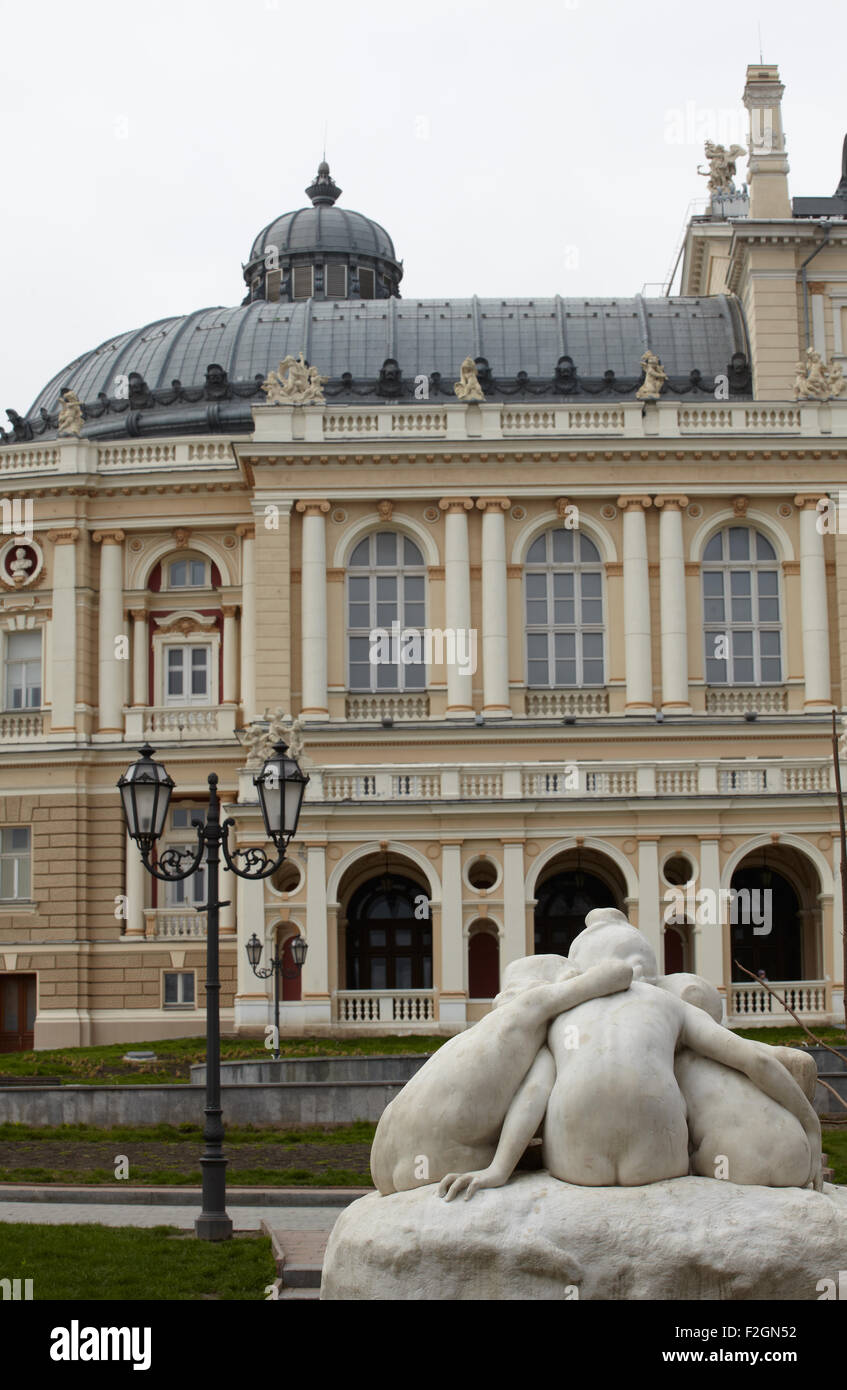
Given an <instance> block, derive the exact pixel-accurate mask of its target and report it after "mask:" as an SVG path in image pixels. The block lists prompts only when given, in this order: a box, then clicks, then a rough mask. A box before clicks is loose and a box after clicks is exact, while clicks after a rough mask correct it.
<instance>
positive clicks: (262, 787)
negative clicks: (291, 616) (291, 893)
mask: <svg viewBox="0 0 847 1390" xmlns="http://www.w3.org/2000/svg"><path fill="white" fill-rule="evenodd" d="M138 751H139V753H140V754H141V757H140V758H139V759H138V761H137V762H134V763H133V764H132V766H131V767H129V768H127V770H126V772H125V773H124V775H123V777H121V779H120V781H119V782H118V788H119V790H120V793H121V799H122V801H123V809H124V816H125V818H126V826H127V830H128V832H129V834H130V836H131V837H132V839H133V840H135V843H136V844H137V845H138V848H139V850H140V851H141V861H142V863H143V864H144V867H145V869H146V870H147V872H148V873H150V874H152V875H153V877H154V878H159V879H164V881H165V882H168V883H176V882H178V881H179V880H180V879H184V878H190V877H191V875H192V874H193V873H196V871H197V869H198V868H199V866H200V862H201V860H202V858H203V850H204V849H205V850H206V851H207V854H206V865H207V868H208V875H209V886H208V896H209V900H208V902H207V903H206V905H205V907H203V908H201V909H200V911H202V912H207V913H208V926H207V930H206V1106H205V1116H206V1123H205V1125H204V1127H203V1140H204V1149H203V1156H202V1158H201V1159H200V1166H201V1168H202V1171H203V1210H202V1212H201V1214H200V1216H198V1218H197V1220H196V1221H195V1223H194V1230H195V1233H196V1234H197V1236H198V1237H199V1239H200V1240H228V1239H229V1238H230V1236H231V1235H232V1221H231V1220H230V1218H229V1216H228V1215H227V1212H226V1162H227V1161H226V1159H225V1157H224V1153H223V1137H224V1127H223V1121H222V1118H221V1046H220V1043H221V1031H220V991H221V982H220V970H219V954H218V925H219V912H220V909H221V908H222V907H227V906H229V904H228V903H222V902H219V901H218V874H219V869H220V858H221V851H223V857H224V860H225V861H226V866H227V868H228V869H229V870H230V872H231V873H234V874H236V875H237V876H238V877H239V878H247V879H258V878H268V877H269V876H270V875H271V874H272V873H275V872H276V870H277V869H278V868H279V867H280V865H281V864H282V862H283V860H284V859H285V851H286V849H287V848H288V842H289V840H290V839H291V837H292V835H293V834H294V832H295V830H296V829H297V821H298V819H299V816H300V807H301V805H302V802H303V793H304V791H305V789H306V783H307V782H308V780H309V779H308V777H307V776H305V775H304V773H303V772H302V771H301V770H300V767H299V765H298V763H297V761H296V759H295V758H290V757H287V756H286V754H287V744H285V743H283V742H279V743H277V744H275V745H274V751H273V754H272V755H271V757H269V758H268V759H267V761H266V762H265V765H264V767H263V768H262V771H261V772H260V773H259V775H258V777H254V778H253V785H254V786H255V787H257V788H258V792H259V804H260V805H261V808H262V817H263V819H264V822H265V830H266V831H267V834H268V839H269V840H271V841H272V843H273V845H274V847H275V849H276V851H277V855H278V857H277V858H276V859H275V860H273V861H271V860H270V859H269V858H268V856H267V854H266V852H265V850H264V849H261V848H259V847H253V848H250V849H233V850H230V848H229V830H230V827H231V826H233V825H234V824H235V821H234V820H232V819H230V820H225V821H224V822H223V824H221V818H220V800H219V797H218V778H217V773H214V772H210V773H209V778H208V781H209V806H208V810H207V813H206V823H205V825H203V824H198V825H197V849H196V851H195V850H193V849H177V848H175V847H174V848H171V849H166V850H165V851H164V852H163V853H162V854H160V855H159V858H158V863H157V864H153V862H152V860H151V858H150V856H151V854H152V851H153V848H154V846H155V844H156V841H157V840H158V838H159V836H160V835H161V834H162V831H163V830H164V828H165V820H166V819H167V814H168V804H169V802H170V799H171V792H172V791H173V788H174V782H173V780H172V778H170V777H169V776H168V773H167V771H166V770H165V768H164V767H163V766H162V764H161V763H157V762H155V761H154V759H153V751H154V750H153V749H152V748H151V747H150V745H149V743H145V744H144V746H143V748H139V750H138ZM236 859H243V861H244V867H243V868H239V867H238V865H237V864H236V863H235V862H234V861H235V860H236ZM186 865H187V867H186Z"/></svg>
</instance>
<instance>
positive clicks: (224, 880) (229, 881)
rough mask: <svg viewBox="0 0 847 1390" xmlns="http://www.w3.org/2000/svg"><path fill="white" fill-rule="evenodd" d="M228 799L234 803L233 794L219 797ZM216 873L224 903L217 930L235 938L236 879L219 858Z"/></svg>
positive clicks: (223, 934)
mask: <svg viewBox="0 0 847 1390" xmlns="http://www.w3.org/2000/svg"><path fill="white" fill-rule="evenodd" d="M228 799H229V800H232V801H234V800H235V794H233V795H232V797H231V798H227V797H226V796H222V797H221V800H222V801H225V800H228ZM218 873H219V877H218V896H219V899H220V901H221V902H222V903H226V907H222V908H221V910H220V917H219V919H218V930H219V932H220V935H221V936H222V937H223V936H235V934H236V933H235V908H236V904H237V901H238V878H237V876H236V875H235V874H234V873H232V872H231V870H229V869H228V868H227V866H226V864H225V863H224V861H223V858H221V866H220V869H219V871H218ZM245 954H246V952H245Z"/></svg>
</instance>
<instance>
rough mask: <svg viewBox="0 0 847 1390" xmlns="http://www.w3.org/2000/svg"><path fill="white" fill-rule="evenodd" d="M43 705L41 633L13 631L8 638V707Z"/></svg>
mask: <svg viewBox="0 0 847 1390" xmlns="http://www.w3.org/2000/svg"><path fill="white" fill-rule="evenodd" d="M40 707H41V632H40V631H38V632H10V633H9V635H8V636H7V638H6V708H7V709H40Z"/></svg>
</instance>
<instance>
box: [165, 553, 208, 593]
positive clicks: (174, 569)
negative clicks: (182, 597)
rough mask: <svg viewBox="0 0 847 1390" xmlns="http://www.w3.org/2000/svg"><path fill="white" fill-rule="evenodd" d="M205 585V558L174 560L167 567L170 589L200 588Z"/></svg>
mask: <svg viewBox="0 0 847 1390" xmlns="http://www.w3.org/2000/svg"><path fill="white" fill-rule="evenodd" d="M205 585H206V561H205V560H174V561H173V562H172V563H171V565H170V566H169V567H168V587H169V588H170V589H202V588H204V587H205Z"/></svg>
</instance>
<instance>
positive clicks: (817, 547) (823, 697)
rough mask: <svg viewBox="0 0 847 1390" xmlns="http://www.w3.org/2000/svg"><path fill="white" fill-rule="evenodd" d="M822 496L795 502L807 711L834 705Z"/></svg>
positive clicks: (800, 499)
mask: <svg viewBox="0 0 847 1390" xmlns="http://www.w3.org/2000/svg"><path fill="white" fill-rule="evenodd" d="M819 495H820V494H817V493H816V494H814V495H813V496H811V497H795V498H794V505H795V506H796V507H798V508H799V510H800V606H801V612H802V615H803V672H804V676H805V681H806V696H805V700H804V702H803V708H804V709H806V710H814V709H816V708H817V709H820V708H823V709H831V708H832V700H831V698H830V696H831V691H830V669H829V613H828V611H827V596H826V563H825V561H824V553H823V529H822V526H821V515H820V513H819V512H818V510H817V502H818V497H819ZM783 660H785V657H784V656H783Z"/></svg>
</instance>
